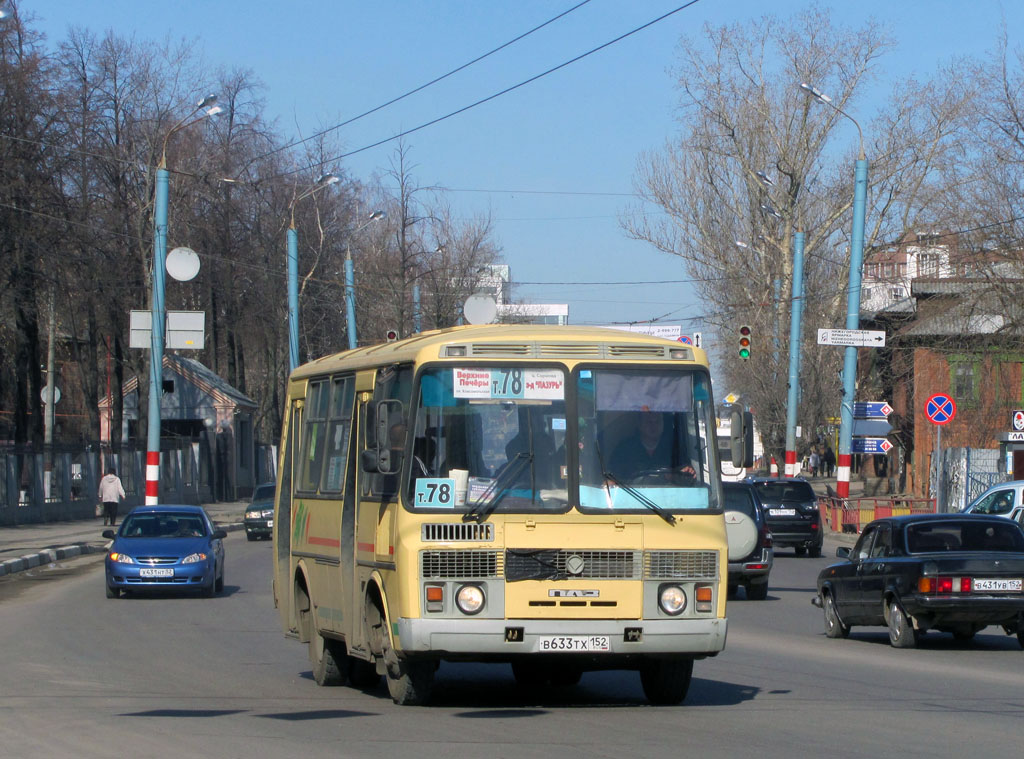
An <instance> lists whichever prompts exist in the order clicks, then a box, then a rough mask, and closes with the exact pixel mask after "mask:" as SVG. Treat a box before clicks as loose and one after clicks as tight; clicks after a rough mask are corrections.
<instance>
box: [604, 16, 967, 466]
mask: <svg viewBox="0 0 1024 759" xmlns="http://www.w3.org/2000/svg"><path fill="white" fill-rule="evenodd" d="M889 47H890V43H889V41H888V39H887V38H886V36H885V35H884V34H883V32H882V30H881V29H880V28H879V27H878V26H877V25H876V24H873V23H868V24H866V25H865V26H863V27H862V28H861V29H858V30H853V31H851V30H849V29H837V28H836V27H834V26H833V25H832V24H831V21H830V18H829V14H828V13H827V11H825V10H822V9H820V8H811V9H810V10H806V11H803V12H801V13H798V14H796V15H795V16H794V17H792V18H789V19H786V20H779V19H777V18H775V17H771V16H768V17H765V18H763V19H759V20H757V21H754V22H751V23H749V24H746V25H734V26H729V27H719V28H711V27H708V28H706V29H705V34H704V39H703V40H692V39H684V40H683V41H682V43H681V61H680V65H679V69H678V86H679V89H680V93H681V114H680V127H681V135H680V137H679V138H678V140H677V141H675V142H673V143H670V144H668V145H667V146H666V147H665V149H664V150H663V151H661V152H659V153H655V154H651V155H648V156H645V157H644V158H643V159H642V161H641V164H640V168H639V175H638V179H637V185H638V192H639V193H640V194H641V196H642V197H643V198H644V199H645V200H646V201H648V202H649V203H652V204H654V205H655V206H656V207H658V208H660V209H661V210H662V211H664V215H662V216H653V215H642V214H639V213H637V214H632V215H628V216H626V217H624V219H623V224H624V226H625V228H626V230H627V232H628V233H629V234H631V235H632V236H633V237H634V238H636V239H641V240H645V241H647V242H649V243H651V244H653V245H654V246H656V247H657V248H658V249H659V250H662V251H664V252H666V253H668V254H670V255H674V256H678V257H679V258H681V259H682V260H683V261H684V262H685V265H686V267H687V269H688V270H689V273H690V275H691V276H693V277H695V278H696V279H697V280H699V282H698V284H697V290H698V292H699V294H700V296H701V298H702V299H703V300H704V302H705V303H707V311H706V312H705V314H704V320H705V322H706V323H708V324H710V325H712V326H713V327H714V328H715V332H716V333H717V335H718V338H719V342H718V346H719V348H721V350H720V351H719V355H718V365H719V367H720V369H721V373H722V375H723V377H724V379H725V380H726V382H727V383H728V384H729V389H730V390H732V391H734V392H739V393H741V394H742V396H743V398H744V402H745V403H747V404H748V405H749V406H751V407H753V408H754V410H755V412H756V413H757V415H758V418H759V426H760V428H761V430H762V433H763V434H765V437H766V441H765V442H766V446H767V447H768V448H769V449H770V450H772V451H774V452H776V453H781V450H782V447H783V442H784V440H783V438H784V433H785V405H786V398H787V380H788V369H787V365H788V356H789V322H790V313H789V311H790V293H791V290H792V278H793V266H792V261H793V257H792V240H793V235H794V233H795V232H797V231H801V230H802V231H804V232H805V236H806V241H805V284H804V291H805V293H806V296H805V307H804V323H805V324H809V325H815V324H817V325H820V326H827V325H828V326H831V325H838V324H840V323H842V313H843V311H844V307H845V301H846V297H845V286H844V284H843V283H845V282H846V279H847V276H848V265H849V258H848V255H847V250H848V246H849V230H850V214H851V206H852V199H853V174H854V172H853V160H852V159H853V157H854V156H855V155H856V152H854V151H851V153H849V154H847V155H846V156H842V157H839V159H838V160H837V159H836V157H835V156H834V154H833V153H832V152H831V151H830V144H831V142H832V141H833V140H835V139H836V138H844V139H846V140H847V144H849V142H848V140H849V138H850V137H852V138H853V139H854V143H853V144H854V145H857V144H858V143H857V142H856V137H857V133H856V132H855V131H852V130H851V129H850V123H849V122H848V121H847V120H846V118H844V117H843V116H842V115H841V114H840V113H839V112H838V111H837V110H836V109H839V110H841V111H844V112H846V113H850V112H851V111H853V110H854V109H855V107H856V105H857V101H858V97H860V96H861V94H862V93H863V91H864V89H865V86H866V84H867V83H868V82H869V81H870V79H871V76H872V72H873V70H874V68H875V66H876V65H877V63H878V61H879V59H880V57H881V56H882V55H883V53H885V51H886V50H887V49H888V48H889ZM802 82H807V83H810V84H812V85H814V86H817V87H818V88H820V89H821V90H823V91H826V92H828V93H829V94H831V95H832V96H833V97H834V98H835V99H834V101H833V102H834V105H835V108H830V107H827V106H825V105H823V104H821V103H818V102H816V101H814V100H813V99H812V98H810V97H809V96H808V95H807V93H806V92H804V91H803V90H802V89H801V88H800V86H799V85H800V83H802ZM911 94H913V95H914V97H913V98H911V99H908V98H910V95H911ZM969 100H970V97H969V91H968V90H967V88H965V87H960V86H953V85H948V86H946V87H945V88H943V87H939V86H938V85H935V84H929V85H926V86H920V85H918V86H916V87H915V86H913V85H909V84H908V85H904V86H903V88H902V89H901V90H898V91H897V92H896V93H894V97H893V101H892V102H893V106H892V107H891V108H889V109H888V110H887V111H885V112H884V113H883V114H882V115H881V116H880V117H879V119H878V120H876V122H875V123H874V124H873V125H872V126H871V128H870V129H869V130H868V131H869V134H874V135H876V137H875V138H874V139H872V140H870V141H869V143H865V144H864V149H865V152H867V153H868V155H869V156H870V159H871V172H870V188H869V210H868V217H869V220H870V221H869V225H868V226H869V229H868V233H867V244H868V246H869V247H870V246H871V245H873V244H875V243H877V242H878V241H880V240H883V239H887V238H888V239H891V238H889V237H888V236H889V235H891V234H892V230H895V229H898V230H902V229H903V228H905V226H906V225H907V224H908V223H911V220H917V219H918V218H920V217H921V216H922V215H926V214H927V209H928V208H929V207H930V205H931V204H934V203H935V202H936V201H935V198H936V192H935V186H936V184H937V179H938V173H939V171H940V169H941V168H942V167H943V166H944V162H945V161H946V160H947V159H948V157H949V155H950V153H951V151H952V150H953V149H954V147H955V142H956V140H955V137H956V134H957V130H958V129H959V128H961V127H962V120H963V118H964V116H965V114H966V113H967V110H968V104H969ZM858 128H859V127H858ZM741 323H746V324H750V325H752V327H753V328H754V332H755V337H754V339H755V344H754V351H753V354H752V359H751V360H750V361H747V362H743V361H741V360H740V359H739V358H738V356H737V355H736V353H735V351H731V350H729V348H730V347H731V346H732V339H733V336H734V335H735V328H736V326H737V325H739V324H741ZM805 334H809V331H808V332H807V333H805ZM807 343H808V344H807V345H805V347H804V349H803V351H802V352H803V354H804V359H803V363H802V367H803V371H802V372H801V377H800V383H801V387H802V391H803V392H802V397H803V399H804V407H803V409H802V418H804V419H805V422H804V425H805V426H807V427H811V428H813V427H814V426H816V425H817V424H820V423H822V422H823V421H824V415H828V416H833V415H837V409H838V403H839V398H838V394H837V392H836V389H837V385H838V380H837V374H838V370H839V362H840V360H841V357H840V355H839V354H838V352H834V351H833V352H829V353H827V354H821V355H817V356H815V357H814V358H813V359H811V358H808V354H809V353H810V352H811V351H812V350H815V349H816V346H813V341H807ZM818 350H820V349H818ZM819 401H820V402H819Z"/></svg>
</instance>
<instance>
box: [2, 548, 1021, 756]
mask: <svg viewBox="0 0 1024 759" xmlns="http://www.w3.org/2000/svg"><path fill="white" fill-rule="evenodd" d="M226 549H227V564H226V566H227V575H226V590H225V593H224V594H223V595H221V596H219V597H216V598H213V599H203V598H187V597H186V598H159V597H155V598H128V599H118V600H107V599H106V598H104V592H103V570H102V563H101V561H100V560H99V558H98V557H97V556H82V557H77V558H75V559H73V560H69V561H66V562H59V563H58V564H57V565H56V566H54V567H44V568H39V569H34V570H31V571H28V572H22V573H19V574H18V575H15V576H12V577H9V578H0V619H2V624H0V650H2V651H3V655H2V661H3V666H0V715H2V719H0V754H2V755H3V756H11V757H15V756H33V755H34V756H76V757H101V756H102V757H109V756H111V755H134V756H146V757H176V758H180V757H193V756H195V757H198V756H220V757H247V758H248V757H253V758H256V757H284V756H302V757H321V756H323V757H328V756H329V757H367V756H371V755H372V756H387V757H415V758H416V759H430V758H432V757H445V758H446V759H451V757H453V756H457V757H460V758H461V757H488V759H494V758H495V757H551V756H558V757H560V758H562V757H615V758H616V759H621V758H622V757H623V756H630V757H652V756H666V757H669V756H671V757H680V756H700V757H741V756H756V757H793V756H801V755H819V756H821V755H824V756H836V755H838V756H872V755H874V756H901V757H917V756H922V757H925V756H926V757H930V758H934V757H946V756H948V757H954V756H956V757H960V756H962V755H963V754H965V753H970V754H972V755H978V756H986V757H988V756H995V757H1003V756H1016V755H1017V754H1018V753H1019V751H1020V746H1021V744H1022V742H1024V690H1022V682H1024V651H1021V649H1020V646H1019V645H1018V643H1017V640H1016V638H1015V637H1007V636H1005V635H1003V634H1002V632H1001V631H999V632H998V633H997V632H995V631H993V630H991V628H990V629H989V630H986V631H985V632H983V633H982V634H980V635H979V636H978V637H977V638H976V639H975V641H974V642H972V643H971V644H967V645H961V644H957V643H955V642H954V641H953V639H952V637H950V636H943V635H938V634H929V635H927V636H925V637H924V639H923V641H922V644H921V646H920V647H919V648H918V649H914V650H903V651H897V650H895V649H892V648H891V647H890V646H889V644H888V639H887V637H886V633H885V631H884V629H882V628H878V629H877V630H867V629H858V628H854V632H853V634H852V635H851V637H850V638H849V639H848V640H829V639H827V638H825V636H824V635H823V633H822V620H821V612H820V611H819V610H818V609H816V608H814V607H812V606H811V604H810V599H811V597H812V594H813V582H814V577H815V576H816V574H817V571H818V569H819V568H820V567H822V566H824V565H825V564H826V563H828V562H829V561H832V559H827V558H822V559H807V558H797V557H795V556H793V554H792V553H790V552H785V551H784V552H782V553H781V554H780V556H779V557H777V560H776V566H775V569H774V570H773V573H772V582H771V588H770V591H769V596H768V599H767V600H766V601H745V600H743V597H742V591H741V596H740V599H739V600H736V601H731V602H730V603H729V616H730V628H729V639H728V645H727V648H726V651H725V652H724V653H723V654H721V655H720V656H718V657H717V658H714V659H706V660H703V661H700V662H697V664H696V666H695V668H694V681H693V685H692V687H691V689H690V694H689V696H688V698H687V701H686V703H685V704H684V705H683V706H680V707H671V708H654V707H650V706H647V705H646V703H645V701H644V698H643V694H642V692H641V689H640V685H639V678H638V677H637V675H636V674H635V673H632V672H610V673H589V674H585V675H584V676H583V679H582V681H581V682H580V684H579V685H578V686H576V687H573V688H568V689H564V690H557V691H552V692H549V693H542V694H536V693H527V692H523V691H522V690H520V689H518V688H517V687H516V686H515V684H514V681H513V679H512V675H511V671H510V669H509V668H508V667H507V666H504V665H470V664H443V665H442V667H441V669H440V670H439V672H438V682H437V687H436V691H435V699H434V704H433V705H432V706H429V707H426V708H418V707H397V706H395V705H393V704H392V703H391V700H390V698H389V697H388V695H387V690H386V688H384V687H383V686H380V687H379V688H377V689H375V690H373V691H367V692H363V691H359V690H354V689H350V688H320V687H318V686H317V685H316V684H315V683H314V682H313V680H312V679H311V677H310V673H309V664H308V661H307V658H306V650H305V646H302V645H300V644H298V643H296V642H295V641H293V640H287V639H285V638H284V637H283V635H282V633H281V630H280V628H279V625H278V621H277V613H276V611H275V610H274V609H273V603H272V599H271V595H270V551H271V545H270V543H269V542H259V543H248V542H247V541H246V540H245V539H244V537H243V536H242V534H241V533H232V534H231V535H229V537H228V539H227V541H226ZM834 549H835V546H834V545H833V544H830V543H829V542H826V555H833V554H834Z"/></svg>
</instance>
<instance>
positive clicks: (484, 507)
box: [462, 451, 533, 523]
mask: <svg viewBox="0 0 1024 759" xmlns="http://www.w3.org/2000/svg"><path fill="white" fill-rule="evenodd" d="M532 463H533V454H531V453H528V452H526V451H522V452H520V453H517V454H516V457H515V458H514V459H513V460H512V463H511V464H509V466H508V467H507V468H506V469H505V471H503V472H502V473H501V474H499V475H498V476H497V477H495V478H494V480H493V482H491V484H490V485H488V486H487V490H485V491H484V492H483V493H482V494H481V495H480V497H479V498H478V499H477V501H476V503H475V504H474V505H473V508H471V509H470V510H469V511H467V512H466V513H465V514H463V515H462V521H463V522H469V521H472V520H474V519H475V520H476V521H477V523H480V522H483V521H484V520H485V519H487V517H489V516H490V515H491V514H493V513H494V510H495V509H496V508H498V504H500V503H501V501H502V499H503V498H504V497H505V496H506V495H508V492H509V490H511V487H510V486H511V485H512V483H513V482H515V481H516V479H517V478H518V477H519V475H520V474H521V473H522V471H523V469H525V468H526V465H527V464H532Z"/></svg>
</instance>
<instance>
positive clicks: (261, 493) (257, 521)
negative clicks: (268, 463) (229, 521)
mask: <svg viewBox="0 0 1024 759" xmlns="http://www.w3.org/2000/svg"><path fill="white" fill-rule="evenodd" d="M276 488H277V486H276V485H275V484H274V483H273V482H265V483H263V484H262V485H257V486H256V489H255V490H253V491H252V502H251V503H249V505H247V506H246V507H245V520H244V521H245V537H246V538H248V539H249V540H257V539H259V538H268V539H269V538H270V536H271V535H273V534H274V491H275V490H276Z"/></svg>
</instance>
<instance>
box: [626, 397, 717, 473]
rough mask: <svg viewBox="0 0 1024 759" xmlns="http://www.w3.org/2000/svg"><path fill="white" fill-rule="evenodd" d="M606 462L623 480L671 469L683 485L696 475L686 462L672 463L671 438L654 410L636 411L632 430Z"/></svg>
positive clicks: (659, 414)
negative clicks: (634, 424)
mask: <svg viewBox="0 0 1024 759" xmlns="http://www.w3.org/2000/svg"><path fill="white" fill-rule="evenodd" d="M610 463H611V472H612V474H613V475H615V476H616V477H617V478H619V479H620V480H623V481H624V482H626V483H628V482H629V481H630V480H633V479H636V478H637V477H638V476H640V475H641V474H643V473H654V472H659V473H667V472H670V471H672V470H676V471H677V472H678V474H679V475H680V476H681V478H682V480H681V482H682V483H683V484H685V483H686V481H687V480H690V479H692V478H695V477H696V476H697V473H696V471H694V469H693V467H692V466H690V465H689V464H688V463H681V464H676V463H675V461H674V460H673V451H672V438H671V437H670V436H668V435H666V434H665V419H664V414H661V413H658V412H655V411H646V410H645V411H640V412H639V413H638V414H637V419H636V429H635V430H634V431H633V434H631V435H630V436H629V437H627V438H625V439H624V440H623V441H622V442H620V443H619V444H618V445H617V446H616V447H615V451H614V452H613V453H612V459H611V462H610Z"/></svg>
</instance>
